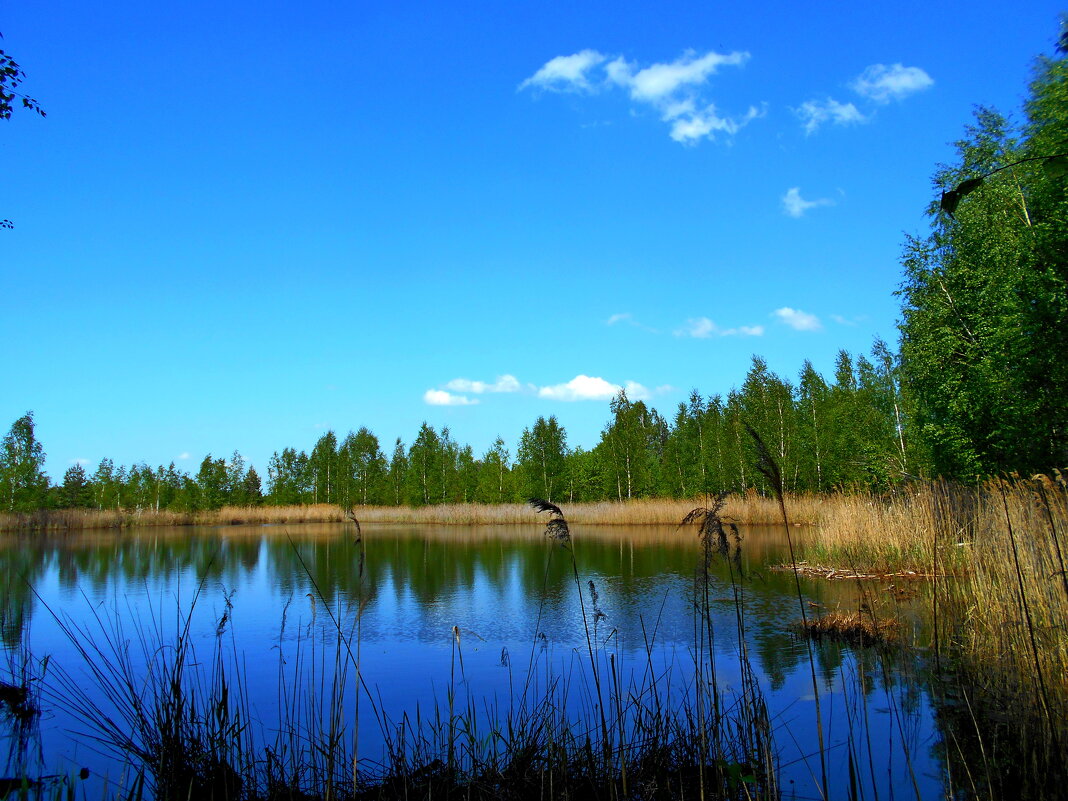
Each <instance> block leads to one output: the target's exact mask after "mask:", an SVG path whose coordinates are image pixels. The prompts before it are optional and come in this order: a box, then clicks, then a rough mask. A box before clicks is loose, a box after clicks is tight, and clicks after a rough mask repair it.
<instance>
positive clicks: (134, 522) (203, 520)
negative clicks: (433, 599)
mask: <svg viewBox="0 0 1068 801" xmlns="http://www.w3.org/2000/svg"><path fill="white" fill-rule="evenodd" d="M701 503H703V501H702V499H700V498H696V499H689V500H673V499H659V498H654V499H641V500H632V501H624V502H622V503H619V502H608V501H605V502H600V503H574V504H567V516H568V520H570V521H572V522H574V523H578V524H590V525H647V524H656V525H678V523H679V521H680V520H682V518H683V517H685V515H686V513H687V512H689V511H690V510H691V509H692V508H693V507H694V506H695V505H700V504H701ZM826 503H827V501H826V499H825V498H821V497H819V496H814V495H798V496H791V497H790V498H788V499H787V509H788V510H789V512H790V515H791V519H793V520H794V521H796V522H798V523H802V522H804V523H813V522H815V521H816V520H817V516H818V511H819V510H820V509H821V508H823V506H824V505H825V504H826ZM355 511H356V516H357V517H358V518H359V519H360V522H361V523H365V524H366V523H409V524H413V525H418V524H434V525H464V526H476V525H518V524H529V523H530V522H531V520H533V519H535V517H534V516H533V513H532V511H531V509H530V507H529V506H527V505H526V504H522V503H506V504H493V505H490V504H477V503H456V504H438V505H435V506H419V507H410V506H361V507H357V508H356V510H355ZM778 515H779V512H778V506H777V505H776V502H775V500H774V499H769V498H764V497H761V496H760V495H757V494H756V493H755V492H749V493H746V494H744V495H733V496H731V497H730V499H729V500H728V501H727V506H726V509H725V512H724V516H725V517H729V518H731V519H733V520H736V521H738V522H741V523H754V524H762V523H774V522H776V521H777V520H778V519H779V517H778ZM345 521H346V517H345V513H344V511H343V510H342V509H340V508H339V507H337V506H331V505H328V504H317V505H308V506H225V507H223V508H222V509H218V510H214V511H201V512H172V511H160V512H156V511H152V510H138V511H121V510H103V511H101V510H96V509H55V510H48V511H40V512H35V513H33V514H28V515H22V514H0V531H51V532H67V531H71V532H73V531H81V530H87V529H106V528H127V527H130V526H193V525H196V526H225V525H238V524H247V525H283V524H291V523H343V522H345Z"/></svg>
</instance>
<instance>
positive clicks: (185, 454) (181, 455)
mask: <svg viewBox="0 0 1068 801" xmlns="http://www.w3.org/2000/svg"><path fill="white" fill-rule="evenodd" d="M178 458H179V459H192V458H193V455H192V454H191V453H190V452H189V451H182V452H181V453H179V454H178Z"/></svg>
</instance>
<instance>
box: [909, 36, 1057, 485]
mask: <svg viewBox="0 0 1068 801" xmlns="http://www.w3.org/2000/svg"><path fill="white" fill-rule="evenodd" d="M1025 113H1026V120H1025V122H1024V124H1023V125H1022V126H1014V125H1012V124H1011V123H1010V122H1009V121H1008V120H1007V119H1006V118H1005V117H1003V116H1002V115H1000V114H998V113H997V112H995V111H993V110H991V109H985V108H984V109H979V110H978V111H977V112H976V117H975V122H974V124H973V125H972V126H970V127H969V128H968V129H967V131H966V135H965V137H964V138H963V139H962V140H960V141H959V142H957V143H956V146H957V155H958V158H957V162H956V163H955V164H952V165H947V166H943V167H941V168H940V169H939V170H938V172H937V173H936V175H935V183H936V185H937V186H939V187H942V188H944V189H951V188H959V187H961V184H962V182H965V181H968V182H969V183H968V184H966V185H965V186H966V187H967V188H968V192H967V196H966V197H962V198H961V200H960V202H959V204H958V205H957V206H956V208H955V209H953V216H950V215H949V214H947V213H946V212H945V210H944V209H943V208H941V207H940V205H939V203H938V202H935V203H932V205H931V208H930V209H929V212H930V214H931V217H932V224H931V233H930V234H929V235H928V236H926V237H922V238H920V237H910V238H909V239H908V240H907V242H906V244H905V256H904V267H905V280H904V283H903V285H902V288H901V291H900V295H901V297H902V319H901V323H900V329H901V336H902V343H901V359H902V363H901V366H902V373H903V377H904V379H905V383H906V385H907V387H908V390H909V393H910V395H911V398H912V401H913V407H912V412H913V419H912V422H913V425H914V427H915V428H916V430H917V432H918V433H919V435H920V437H921V438H922V440H923V442H924V444H925V446H926V450H927V453H928V458H929V459H930V462H931V463H932V465H933V467H934V469H935V470H936V471H937V472H939V473H942V474H946V475H955V476H962V477H974V476H976V475H984V474H990V473H995V472H999V471H1008V470H1019V471H1026V472H1032V471H1039V470H1048V469H1050V468H1051V467H1055V466H1063V465H1065V464H1068V358H1065V354H1066V353H1068V196H1066V190H1068V175H1066V173H1068V170H1065V168H1064V167H1065V161H1064V159H1058V158H1051V157H1053V156H1056V155H1058V154H1063V153H1065V152H1066V151H1068V63H1066V59H1065V57H1064V55H1063V54H1062V55H1060V56H1058V57H1056V58H1044V59H1041V60H1040V61H1039V62H1038V64H1037V66H1036V69H1035V75H1034V80H1033V81H1032V83H1031V86H1030V94H1029V96H1028V99H1027V101H1026V104H1025Z"/></svg>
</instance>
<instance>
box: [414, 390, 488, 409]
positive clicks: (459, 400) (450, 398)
mask: <svg viewBox="0 0 1068 801" xmlns="http://www.w3.org/2000/svg"><path fill="white" fill-rule="evenodd" d="M423 400H424V401H425V402H426V403H428V404H430V405H431V406H474V405H475V404H476V403H478V399H477V398H469V397H467V396H466V395H453V394H452V393H451V392H446V391H445V390H443V389H428V390H427V391H426V392H425V393H423Z"/></svg>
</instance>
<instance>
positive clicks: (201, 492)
mask: <svg viewBox="0 0 1068 801" xmlns="http://www.w3.org/2000/svg"><path fill="white" fill-rule="evenodd" d="M196 485H197V490H198V497H197V508H200V509H221V508H222V506H223V504H225V503H226V499H227V495H228V492H227V490H228V482H227V474H226V460H225V459H222V458H219V459H212V458H211V454H210V453H209V454H208V455H207V456H205V457H204V461H202V462H201V463H200V470H198V471H197V477H196Z"/></svg>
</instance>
